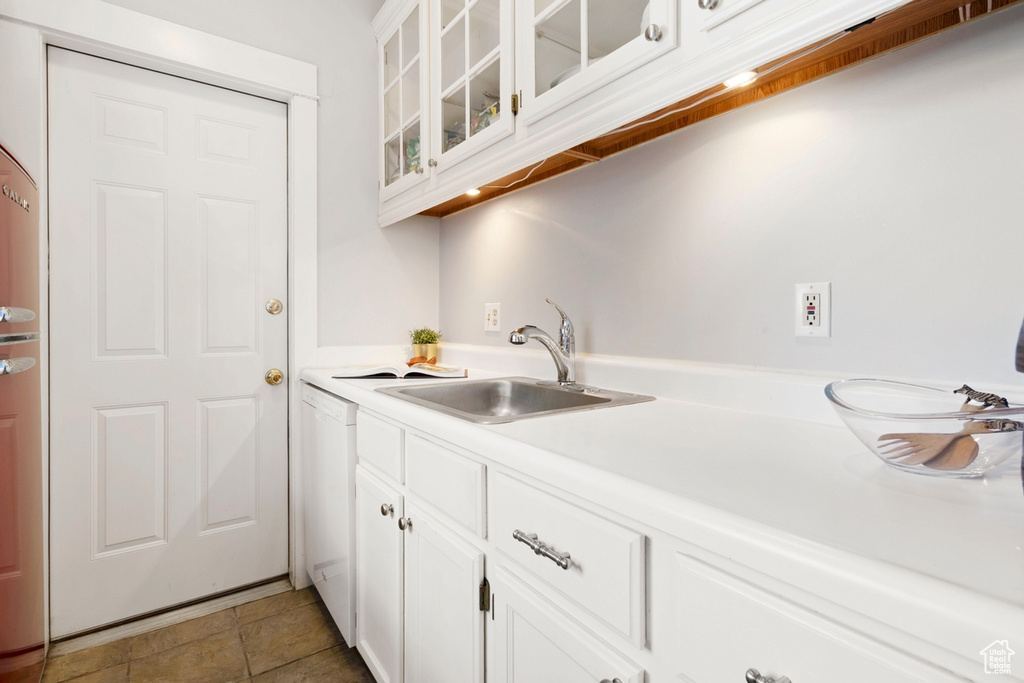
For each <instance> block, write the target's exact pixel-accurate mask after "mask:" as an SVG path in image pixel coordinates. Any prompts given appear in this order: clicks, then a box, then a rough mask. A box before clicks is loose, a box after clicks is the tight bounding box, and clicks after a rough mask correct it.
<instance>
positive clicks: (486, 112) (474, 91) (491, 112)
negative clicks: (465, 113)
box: [469, 59, 501, 137]
mask: <svg viewBox="0 0 1024 683" xmlns="http://www.w3.org/2000/svg"><path fill="white" fill-rule="evenodd" d="M500 109H501V63H500V62H499V61H498V60H497V59H495V60H494V61H493V62H491V64H490V66H488V67H487V68H486V69H484V70H483V71H481V72H480V73H479V74H477V75H476V76H474V77H473V79H472V80H471V81H470V82H469V115H470V121H469V135H470V137H472V136H474V135H476V134H477V133H479V132H480V131H482V130H483V129H485V128H487V127H488V126H490V125H491V124H493V123H497V122H498V120H499V119H500V118H501V113H500Z"/></svg>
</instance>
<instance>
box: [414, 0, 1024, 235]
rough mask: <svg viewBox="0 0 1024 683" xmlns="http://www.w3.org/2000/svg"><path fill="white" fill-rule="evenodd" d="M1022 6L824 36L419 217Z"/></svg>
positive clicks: (938, 8)
mask: <svg viewBox="0 0 1024 683" xmlns="http://www.w3.org/2000/svg"><path fill="white" fill-rule="evenodd" d="M1022 1H1024V0H991V2H990V0H978V1H976V2H970V3H964V2H963V1H962V0H913V1H912V2H910V3H908V4H906V5H903V6H902V7H899V8H897V9H895V10H893V11H891V12H888V13H886V14H883V15H881V16H879V17H877V18H876V19H875V20H874V21H873V22H870V23H865V24H862V25H860V26H859V27H858V28H857V29H856V30H853V31H851V32H849V33H847V34H845V35H842V36H841V37H839V38H838V39H837V38H835V37H830V38H827V39H825V40H822V41H820V42H818V43H816V44H815V45H810V46H807V47H805V48H802V49H800V50H797V51H796V52H794V53H791V54H789V55H786V56H785V57H782V58H780V59H777V60H774V61H772V62H768V63H766V64H762V65H760V66H759V67H758V68H757V69H755V71H757V72H758V73H764V72H767V71H770V72H771V73H770V75H767V76H763V77H761V78H758V79H757V80H756V81H754V82H753V83H751V84H750V85H748V86H744V87H740V88H732V89H728V88H726V87H725V86H722V85H717V86H714V87H711V88H708V89H706V90H704V91H701V92H698V93H696V94H694V95H692V96H690V97H687V98H685V99H683V100H680V101H679V102H676V103H675V104H673V105H670V106H668V107H664V108H662V109H660V110H658V111H655V112H652V113H650V114H647V115H646V116H642V117H640V118H639V119H637V120H636V121H634V122H632V123H629V124H626V125H624V126H620V127H619V128H617V129H616V130H613V131H610V132H608V133H605V134H604V135H601V136H599V137H596V138H594V139H592V140H590V141H588V142H586V143H584V144H582V145H577V146H575V147H572V148H570V149H567V150H565V151H563V152H560V153H558V154H554V155H552V156H550V157H548V158H547V159H544V160H543V161H541V162H539V163H537V164H534V165H532V166H528V167H526V168H523V169H520V170H518V171H516V172H515V173H510V174H508V175H506V176H504V177H502V178H498V179H497V180H495V181H493V182H490V183H488V184H487V185H484V186H482V187H480V188H479V189H480V194H478V195H476V196H473V197H470V196H468V195H460V196H458V197H454V198H452V199H450V200H448V201H446V202H442V203H441V204H438V205H436V206H434V207H432V208H430V209H427V210H426V211H422V212H421V215H424V216H434V217H437V218H443V217H445V216H449V215H451V214H453V213H456V212H457V211H462V210H463V209H468V208H470V207H472V206H476V205H477V204H480V203H482V202H485V201H487V200H489V199H494V198H495V197H500V196H501V195H504V194H508V193H509V192H515V191H516V190H521V189H522V188H524V187H529V186H530V185H533V184H535V183H539V182H541V181H543V180H548V179H549V178H554V177H555V176H559V175H561V174H563V173H567V172H569V171H572V170H574V169H577V168H579V167H581V166H586V165H588V164H591V163H594V162H597V161H600V160H602V159H604V158H605V157H608V156H611V155H613V154H617V153H618V152H622V151H624V150H627V149H629V148H631V147H635V146H636V145H640V144H643V143H645V142H649V141H651V140H654V139H656V138H659V137H661V136H663V135H667V134H669V133H673V132H675V131H677V130H679V129H680V128H685V127H687V126H691V125H693V124H695V123H698V122H700V121H704V120H706V119H710V118H712V117H715V116H718V115H719V114H724V113H725V112H728V111H732V110H733V109H737V108H739V107H742V106H745V105H748V104H752V103H754V102H757V101H758V100H762V99H764V98H766V97H771V96H772V95H777V94H779V93H782V92H785V91H787V90H790V89H792V88H796V87H797V86H800V85H804V84H805V83H810V82H811V81H815V80H818V79H819V78H822V77H824V76H828V75H830V74H833V73H835V72H837V71H841V70H843V69H846V68H848V67H851V66H854V65H855V64H859V63H861V62H863V61H866V60H869V59H873V58H875V57H878V56H880V55H883V54H886V53H888V52H892V51H893V50H896V49H899V48H901V47H905V46H907V45H910V44H912V43H916V42H917V41H919V40H923V39H924V38H928V37H929V36H933V35H936V34H938V33H941V32H943V31H946V30H948V29H951V28H954V27H956V26H959V25H961V24H964V23H967V22H968V21H973V20H974V19H977V18H978V17H981V16H985V15H987V14H990V13H991V12H996V11H998V10H1001V9H1004V8H1006V7H1009V6H1011V5H1016V4H1018V3H1019V2H1022ZM816 46H820V47H816Z"/></svg>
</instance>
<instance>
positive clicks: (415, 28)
mask: <svg viewBox="0 0 1024 683" xmlns="http://www.w3.org/2000/svg"><path fill="white" fill-rule="evenodd" d="M419 54H420V13H419V12H418V11H417V12H413V13H412V14H410V15H409V18H408V19H406V20H405V23H403V24H402V68H403V69H404V68H406V67H407V66H409V64H411V63H412V60H414V59H416V58H417V57H418V56H419Z"/></svg>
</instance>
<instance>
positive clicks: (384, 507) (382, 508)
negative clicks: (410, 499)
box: [380, 503, 395, 517]
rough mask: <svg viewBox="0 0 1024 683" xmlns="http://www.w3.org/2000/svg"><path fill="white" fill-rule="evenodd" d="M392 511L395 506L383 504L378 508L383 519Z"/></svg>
mask: <svg viewBox="0 0 1024 683" xmlns="http://www.w3.org/2000/svg"><path fill="white" fill-rule="evenodd" d="M394 511H395V506H394V505H388V504H387V503H384V504H383V505H381V506H380V514H382V515H384V516H385V517H387V516H388V515H390V514H391V513H392V512H394Z"/></svg>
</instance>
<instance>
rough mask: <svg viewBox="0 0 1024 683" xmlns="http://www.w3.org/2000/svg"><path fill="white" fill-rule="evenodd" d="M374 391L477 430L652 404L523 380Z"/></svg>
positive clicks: (622, 395)
mask: <svg viewBox="0 0 1024 683" xmlns="http://www.w3.org/2000/svg"><path fill="white" fill-rule="evenodd" d="M377 391H379V392H381V393H382V394H387V395H388V396H394V397H396V398H400V399H402V400H403V401H409V402H410V403H415V404H416V405H419V406H423V407H424V408H430V409H431V410H436V411H437V412H439V413H444V414H446V415H452V416H454V417H459V418H462V419H463V420H469V421H470V422H477V423H480V424H497V423H500V422H512V421H514V420H523V419H526V418H528V417H540V416H542V415H558V414H560V413H568V412H572V411H576V410H593V409H595V408H611V407H613V406H622V405H628V404H630V403H641V402H643V401H653V400H654V397H653V396H643V395H641V394H627V393H623V392H620V391H608V390H605V389H596V388H593V387H587V388H586V389H582V388H577V389H565V388H563V387H560V386H558V384H556V383H554V382H542V381H540V380H536V379H530V378H528V377H501V378H497V379H476V380H468V381H465V382H445V383H444V384H417V385H415V386H410V387H381V388H379V389H377Z"/></svg>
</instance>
